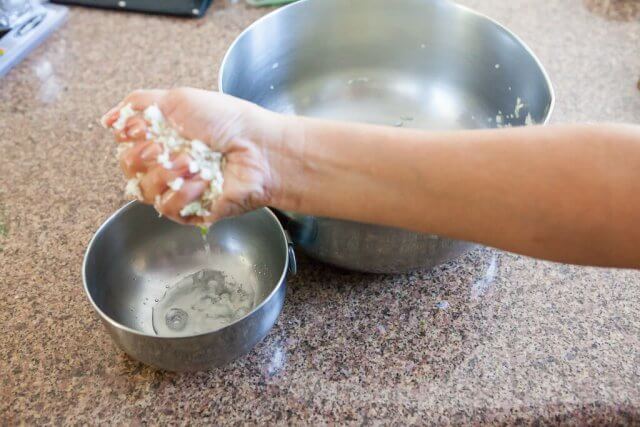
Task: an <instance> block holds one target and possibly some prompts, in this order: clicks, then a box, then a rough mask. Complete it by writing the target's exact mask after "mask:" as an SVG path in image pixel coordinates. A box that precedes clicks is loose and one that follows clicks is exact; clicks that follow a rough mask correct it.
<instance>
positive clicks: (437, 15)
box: [219, 0, 554, 272]
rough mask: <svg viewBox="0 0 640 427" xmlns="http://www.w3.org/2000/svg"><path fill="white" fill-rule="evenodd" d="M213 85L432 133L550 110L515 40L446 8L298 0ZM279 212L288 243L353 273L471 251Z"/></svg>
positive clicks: (420, 0) (423, 1)
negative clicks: (284, 220) (287, 230)
mask: <svg viewBox="0 0 640 427" xmlns="http://www.w3.org/2000/svg"><path fill="white" fill-rule="evenodd" d="M219 88H220V90H221V91H223V92H225V93H227V94H231V95H234V96H237V97H239V98H244V99H246V100H249V101H252V102H254V103H256V104H259V105H261V106H264V107H266V108H268V109H271V110H274V111H278V112H282V113H287V114H299V115H307V116H314V117H322V118H331V119H338V120H351V121H360V122H367V123H375V124H382V125H389V126H404V127H413V128H424V129H441V130H442V129H473V128H487V127H496V126H497V125H499V124H500V123H497V120H501V121H502V123H501V125H510V126H522V125H524V124H525V122H526V121H527V120H526V118H527V116H528V115H530V117H531V119H532V121H534V122H535V123H546V122H547V120H548V118H549V115H550V114H551V111H552V109H553V102H554V96H553V90H552V88H551V83H550V81H549V78H548V77H547V74H546V73H545V71H544V69H543V67H542V65H541V64H540V62H539V61H538V60H537V59H536V57H535V56H534V54H533V53H532V52H531V50H530V49H529V48H528V47H527V46H525V45H524V43H523V42H522V41H521V40H520V39H518V37H516V36H515V35H514V34H512V33H511V32H509V31H508V30H507V29H506V28H504V27H502V26H501V25H499V24H498V23H496V22H494V21H492V20H491V19H489V18H487V17H485V16H482V15H480V14H478V13H476V12H473V11H471V10H469V9H467V8H465V7H462V6H458V5H456V4H454V3H452V2H449V1H447V0H394V1H391V2H390V1H388V0H349V1H345V0H300V1H299V2H297V3H294V4H292V5H290V6H287V7H284V8H281V9H279V10H277V11H275V12H272V13H271V14H269V15H267V16H265V17H263V18H262V19H260V20H258V21H257V22H255V23H254V24H253V25H251V26H250V27H249V28H247V29H246V30H245V31H244V32H243V33H242V34H241V35H240V36H239V37H238V38H237V39H236V41H235V42H234V43H233V45H232V46H231V48H230V49H229V51H228V52H227V55H226V56H225V59H224V60H223V63H222V67H221V70H220V81H219ZM518 99H519V100H520V101H521V102H522V103H523V104H524V106H523V107H522V108H521V107H519V106H518V105H519V103H518ZM516 112H517V113H516ZM347 143H348V141H345V144H347ZM339 155H340V153H339V152H338V153H336V156H339ZM407 203H411V201H407ZM398 208H399V209H402V207H401V206H399V207H398ZM285 215H286V216H287V221H288V223H289V225H287V227H291V229H292V230H291V234H292V238H293V239H294V242H295V243H296V246H299V247H301V248H302V249H303V250H305V251H306V252H307V253H309V255H311V256H313V257H315V258H317V259H320V260H322V261H325V262H328V263H330V264H334V265H337V266H340V267H344V268H349V269H354V270H361V271H369V272H403V271H409V270H414V269H420V268H429V267H433V266H435V265H437V264H439V263H442V262H446V261H448V260H450V259H452V258H454V257H456V256H458V255H459V254H461V253H463V252H465V251H466V250H468V249H469V248H470V247H471V245H470V244H468V243H465V242H459V241H455V240H451V239H446V238H441V237H438V236H430V235H426V234H417V233H412V232H408V231H404V230H397V229H392V228H386V227H379V226H374V225H367V224H359V223H354V222H349V221H340V220H335V219H329V218H317V217H313V216H307V215H295V214H293V213H285Z"/></svg>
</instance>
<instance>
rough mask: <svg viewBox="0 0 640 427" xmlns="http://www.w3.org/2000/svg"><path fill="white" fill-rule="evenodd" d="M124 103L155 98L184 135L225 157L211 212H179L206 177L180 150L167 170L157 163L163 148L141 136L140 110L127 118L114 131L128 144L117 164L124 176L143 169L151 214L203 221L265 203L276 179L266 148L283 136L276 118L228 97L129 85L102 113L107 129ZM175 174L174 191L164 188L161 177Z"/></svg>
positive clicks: (143, 103) (137, 105)
mask: <svg viewBox="0 0 640 427" xmlns="http://www.w3.org/2000/svg"><path fill="white" fill-rule="evenodd" d="M127 104H131V107H132V108H133V110H134V111H137V112H142V111H143V110H144V109H146V108H147V107H148V106H150V105H153V104H156V105H157V106H158V107H159V108H160V110H161V111H162V113H163V114H164V116H165V119H166V120H168V121H169V123H170V124H171V125H172V126H173V127H174V128H175V129H176V130H177V131H178V133H180V134H181V135H182V136H183V137H184V138H187V139H199V140H201V141H203V142H205V143H206V144H208V145H209V146H210V147H211V148H212V149H213V150H214V151H220V152H222V153H223V154H224V156H225V158H226V164H225V166H224V169H223V175H224V185H223V192H222V195H221V196H220V197H219V199H218V200H216V202H214V204H213V206H212V208H211V215H209V216H207V217H205V218H202V217H195V216H193V217H182V216H181V215H180V211H181V210H182V208H183V207H184V206H185V205H187V204H189V203H190V202H192V201H196V200H199V199H200V197H201V196H202V194H203V193H204V191H205V189H206V188H207V185H208V183H207V182H206V181H203V180H202V179H200V178H199V176H197V175H196V176H194V175H193V174H190V173H189V171H188V161H189V159H188V157H187V156H186V155H185V154H180V155H177V156H174V157H173V158H171V161H172V163H173V168H172V169H171V170H168V169H165V168H164V167H163V166H161V165H159V164H158V163H157V156H158V154H160V153H161V151H162V148H161V146H160V145H159V144H158V143H156V142H154V141H153V140H148V139H147V123H146V121H145V120H144V119H143V117H142V116H141V115H140V114H137V115H135V116H133V117H131V118H129V119H128V120H127V122H126V123H125V127H124V129H123V130H121V131H117V132H116V140H117V141H118V142H119V143H131V145H130V146H128V147H127V148H126V149H125V150H124V151H122V152H121V154H120V165H121V168H122V170H123V172H124V174H125V175H126V176H127V177H128V178H132V177H135V176H136V174H138V173H143V174H144V176H143V178H142V179H141V181H140V188H141V190H142V197H143V201H144V202H145V203H148V204H154V205H155V207H156V209H157V210H158V212H160V213H161V214H163V215H165V216H167V217H169V218H171V219H172V220H174V221H177V222H180V223H188V224H210V223H212V222H215V221H217V220H219V219H221V218H224V217H228V216H233V215H239V214H242V213H244V212H247V211H249V210H253V209H257V208H260V207H263V206H267V205H268V204H269V203H270V201H271V199H272V195H273V192H274V183H275V182H276V181H277V180H276V179H275V177H274V174H273V168H271V166H270V164H269V153H270V150H271V149H272V148H273V147H275V146H277V145H278V144H279V143H280V141H281V139H282V136H281V135H282V133H283V129H284V123H283V121H284V120H283V116H280V115H278V114H275V113H272V112H269V111H267V110H264V109H262V108H260V107H258V106H256V105H254V104H251V103H249V102H246V101H242V100H239V99H237V98H233V97H231V96H227V95H223V94H220V93H216V92H209V91H205V90H198V89H191V88H181V89H172V90H139V91H135V92H133V93H131V94H130V95H128V96H127V97H126V98H125V99H124V100H123V101H122V102H121V103H120V104H119V105H118V106H116V107H114V108H113V109H112V110H111V111H109V112H108V113H107V114H105V116H104V117H103V119H102V122H103V124H104V125H105V126H107V127H111V126H112V125H113V124H114V123H115V122H116V121H117V120H118V117H119V112H120V109H121V108H122V107H123V106H124V105H127ZM178 177H182V178H183V179H184V180H185V181H184V185H183V186H182V188H180V190H178V191H174V190H171V189H170V188H169V184H168V183H169V182H171V181H173V180H174V179H176V178H178Z"/></svg>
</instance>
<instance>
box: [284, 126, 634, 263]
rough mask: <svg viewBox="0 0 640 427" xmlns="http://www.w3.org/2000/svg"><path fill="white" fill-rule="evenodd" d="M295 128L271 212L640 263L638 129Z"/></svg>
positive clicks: (536, 252) (563, 256)
mask: <svg viewBox="0 0 640 427" xmlns="http://www.w3.org/2000/svg"><path fill="white" fill-rule="evenodd" d="M294 120H295V123H296V124H294V125H293V126H292V129H293V130H292V131H291V133H290V134H289V135H288V137H287V139H288V141H289V142H288V143H286V144H284V145H283V148H282V150H281V153H280V154H279V156H281V157H282V160H281V161H279V162H278V164H280V165H281V167H280V168H279V169H280V170H278V171H277V172H276V175H277V176H278V180H279V182H280V183H281V185H279V188H280V189H281V191H279V192H278V193H277V197H275V204H276V207H279V208H281V209H286V210H294V211H298V212H302V213H308V214H313V215H318V216H330V217H339V218H345V219H351V220H357V221H363V222H371V223H379V224H386V225H391V226H397V227H402V228H408V229H413V230H416V231H422V232H430V233H435V234H440V235H445V236H449V237H452V238H458V239H464V240H470V241H475V242H479V243H483V244H486V245H490V246H494V247H498V248H502V249H506V250H510V251H513V252H518V253H522V254H526V255H531V256H535V257H540V258H547V259H553V260H557V261H564V262H573V263H584V264H598V265H615V266H640V251H638V250H637V242H638V241H640V240H639V239H640V227H638V225H637V221H638V219H639V218H640V197H638V195H639V194H640V142H639V139H640V132H639V131H638V128H636V127H630V126H628V127H617V126H616V127H613V126H598V127H594V126H554V127H538V128H535V129H534V128H527V129H503V130H498V131H496V130H486V131H465V132H449V133H443V132H423V131H413V130H403V129H395V128H386V127H372V126H364V125H351V124H342V123H336V122H322V121H317V120H311V119H294Z"/></svg>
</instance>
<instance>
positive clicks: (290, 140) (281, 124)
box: [261, 112, 306, 211]
mask: <svg viewBox="0 0 640 427" xmlns="http://www.w3.org/2000/svg"><path fill="white" fill-rule="evenodd" d="M267 128H268V129H269V131H268V132H266V133H265V134H264V135H263V137H262V142H261V146H262V147H261V148H262V150H263V153H264V156H265V161H266V164H267V167H268V176H269V179H268V180H267V181H268V186H267V189H266V190H267V191H266V193H267V194H268V195H269V197H268V200H267V205H268V206H271V207H274V208H278V209H282V210H293V211H297V210H299V208H300V206H301V200H302V191H301V189H302V188H305V184H304V180H305V179H306V174H305V172H304V152H305V137H304V135H305V132H304V121H303V120H302V119H301V118H300V117H297V116H292V115H283V114H277V113H271V112H270V117H269V121H268V125H267Z"/></svg>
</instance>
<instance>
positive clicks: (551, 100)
mask: <svg viewBox="0 0 640 427" xmlns="http://www.w3.org/2000/svg"><path fill="white" fill-rule="evenodd" d="M312 1H320V0H298V1H296V2H293V3H289V4H287V5H285V6H282V7H280V8H278V9H276V10H273V11H271V12H269V13H267V14H265V15H263V16H261V17H260V18H258V19H256V20H255V21H254V22H252V23H251V24H250V25H249V26H248V27H247V28H245V29H244V30H243V31H242V32H241V33H240V34H238V36H237V37H236V38H235V39H234V40H233V42H232V43H231V45H229V48H228V49H227V51H226V52H225V54H224V56H223V58H222V62H221V63H220V69H219V71H218V91H220V93H225V91H224V88H223V87H222V79H223V77H224V75H225V71H226V69H227V68H228V67H227V66H226V65H227V62H228V61H229V57H230V56H231V52H233V50H234V48H235V47H236V45H237V44H238V43H239V42H240V40H241V39H242V38H243V37H244V36H245V34H248V33H249V32H250V31H252V30H253V28H254V27H257V26H258V25H260V24H261V23H262V22H263V21H266V20H268V19H271V17H272V16H275V15H276V14H278V13H284V11H286V10H287V9H289V8H295V7H303V6H304V4H305V3H307V2H312ZM440 1H441V2H442V3H447V4H448V5H449V7H452V8H454V9H459V10H461V11H462V12H464V13H467V14H469V15H475V16H476V17H477V18H479V19H484V20H487V21H488V22H490V23H491V24H493V25H495V26H496V27H497V28H498V29H499V30H501V31H503V32H504V33H505V34H507V35H508V36H510V37H512V38H513V39H514V40H515V41H516V42H518V43H519V44H520V46H522V48H524V50H525V52H527V53H528V54H529V56H531V58H532V59H533V60H534V62H535V63H536V65H537V66H538V69H539V70H540V72H541V73H542V76H543V77H544V81H545V83H546V86H547V89H548V91H549V108H548V109H547V112H546V114H545V117H544V119H543V120H542V122H540V123H538V124H539V125H546V124H548V123H549V120H550V119H551V115H552V114H553V111H554V109H555V105H556V94H555V89H554V88H553V84H552V83H551V79H550V78H549V73H548V72H547V70H546V69H545V67H544V65H542V62H541V61H540V59H539V58H538V56H537V55H536V54H535V53H534V52H533V50H532V49H531V48H530V47H529V45H527V44H526V43H525V42H524V41H523V40H522V39H521V38H520V37H519V36H517V35H516V34H515V33H514V32H513V31H511V30H510V29H509V28H507V27H506V26H505V25H503V24H502V23H500V22H499V21H497V20H496V19H494V18H491V17H490V16H488V15H486V14H484V13H481V12H478V11H476V10H474V9H472V8H470V7H468V6H463V5H461V4H458V3H456V2H455V1H453V0H440Z"/></svg>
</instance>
